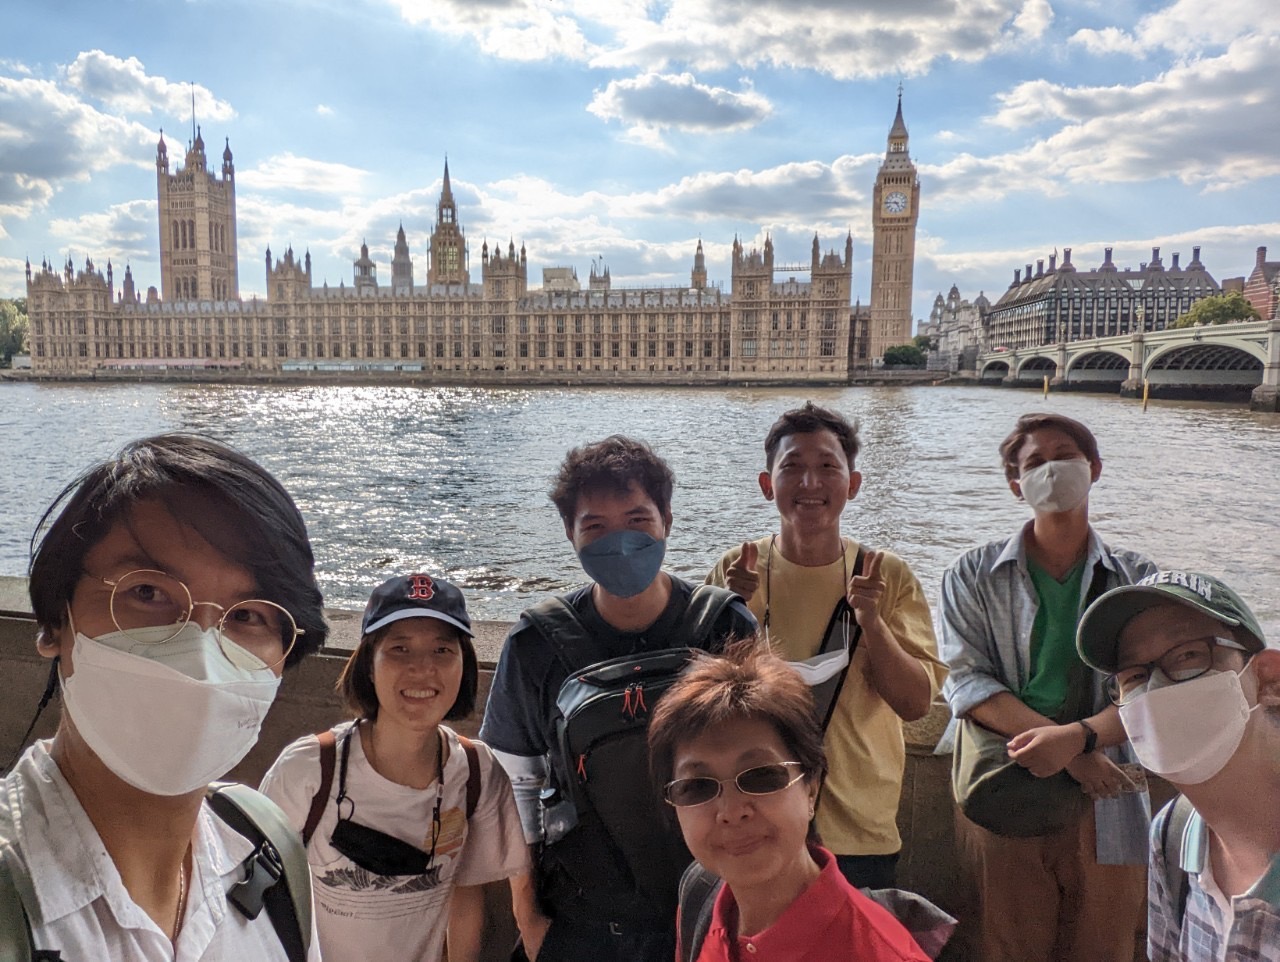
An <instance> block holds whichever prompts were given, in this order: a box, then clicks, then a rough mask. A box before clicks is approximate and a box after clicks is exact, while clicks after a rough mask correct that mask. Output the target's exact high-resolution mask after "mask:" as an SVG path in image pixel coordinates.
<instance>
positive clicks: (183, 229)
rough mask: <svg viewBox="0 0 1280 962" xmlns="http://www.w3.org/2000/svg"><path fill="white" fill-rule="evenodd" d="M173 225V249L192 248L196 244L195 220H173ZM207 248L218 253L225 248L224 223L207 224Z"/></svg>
mask: <svg viewBox="0 0 1280 962" xmlns="http://www.w3.org/2000/svg"><path fill="white" fill-rule="evenodd" d="M172 227H173V247H174V250H194V249H195V246H196V222H195V221H194V220H175V221H174V222H173V224H172ZM209 249H210V250H212V251H216V252H218V253H225V252H226V250H227V228H226V225H225V224H210V225H209Z"/></svg>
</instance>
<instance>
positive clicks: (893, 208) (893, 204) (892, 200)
mask: <svg viewBox="0 0 1280 962" xmlns="http://www.w3.org/2000/svg"><path fill="white" fill-rule="evenodd" d="M884 209H885V212H886V213H889V214H901V213H902V212H903V211H904V210H906V209H907V195H906V194H904V193H903V192H902V191H900V190H895V191H894V192H893V193H891V194H889V195H888V196H887V197H885V199H884Z"/></svg>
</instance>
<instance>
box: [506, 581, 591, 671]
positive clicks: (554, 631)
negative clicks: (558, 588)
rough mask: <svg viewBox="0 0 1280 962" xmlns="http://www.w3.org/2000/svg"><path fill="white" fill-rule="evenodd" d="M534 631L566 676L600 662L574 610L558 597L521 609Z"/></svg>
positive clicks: (545, 599) (589, 637)
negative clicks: (558, 661) (547, 645)
mask: <svg viewBox="0 0 1280 962" xmlns="http://www.w3.org/2000/svg"><path fill="white" fill-rule="evenodd" d="M522 617H524V618H527V619H528V621H529V623H530V624H531V625H533V627H534V629H535V630H536V631H537V632H538V634H540V635H541V636H542V637H543V638H545V639H546V640H547V641H548V642H550V644H551V647H552V648H553V649H554V650H555V653H556V657H557V658H558V659H559V660H560V664H561V665H563V666H564V668H565V670H566V671H567V672H568V673H569V674H573V673H574V672H576V671H578V670H579V669H581V668H584V667H586V666H587V665H590V664H594V663H595V662H597V661H599V660H600V653H599V651H598V650H597V645H596V644H595V642H594V641H593V640H592V638H591V636H590V634H588V632H587V626H586V625H584V624H583V623H582V618H581V617H580V616H579V615H578V612H577V609H575V608H574V607H573V605H571V604H570V603H569V602H568V601H566V600H565V599H564V598H563V597H561V596H560V595H552V596H551V597H550V598H544V599H543V600H542V601H539V602H538V603H537V604H536V605H532V606H531V607H529V608H526V609H525V610H524V613H523V615H522Z"/></svg>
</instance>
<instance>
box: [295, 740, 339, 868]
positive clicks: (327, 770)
mask: <svg viewBox="0 0 1280 962" xmlns="http://www.w3.org/2000/svg"><path fill="white" fill-rule="evenodd" d="M316 739H317V740H318V741H319V742H320V787H319V788H317V789H316V793H315V795H313V796H312V797H311V808H310V810H309V811H308V812H307V822H306V824H305V825H303V826H302V847H303V848H306V847H307V845H308V844H309V843H310V842H311V836H312V835H314V834H315V833H316V828H317V827H319V825H320V818H321V816H323V815H324V810H325V807H326V806H327V805H328V804H329V792H330V791H331V790H332V789H333V765H334V762H335V761H336V760H337V757H338V749H337V743H338V740H337V737H336V736H335V735H334V734H333V729H332V728H330V729H329V730H328V731H323V732H321V733H320V734H319V735H317V736H316Z"/></svg>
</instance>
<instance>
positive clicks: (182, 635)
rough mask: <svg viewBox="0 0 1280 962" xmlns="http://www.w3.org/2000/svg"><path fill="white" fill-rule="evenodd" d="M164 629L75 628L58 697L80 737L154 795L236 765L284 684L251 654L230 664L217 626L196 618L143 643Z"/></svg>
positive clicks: (179, 791) (200, 783)
mask: <svg viewBox="0 0 1280 962" xmlns="http://www.w3.org/2000/svg"><path fill="white" fill-rule="evenodd" d="M72 630H73V631H74V630H75V626H74V624H73V625H72ZM170 631H172V629H171V628H170V627H168V626H162V627H160V628H147V629H140V630H134V631H132V632H130V634H128V635H126V634H125V633H124V632H122V631H116V632H111V633H110V634H106V635H102V636H101V637H98V638H90V637H88V636H87V635H82V634H80V633H79V632H76V633H75V646H74V648H73V650H72V665H73V666H74V669H75V670H74V671H73V672H72V674H71V676H70V677H69V678H63V679H62V697H63V701H64V702H65V704H66V708H67V710H68V711H69V712H70V713H71V718H72V719H73V720H74V721H75V725H76V731H78V732H79V733H80V737H81V738H83V739H84V741H85V744H87V745H88V746H89V747H90V748H91V749H92V750H93V752H94V754H96V755H97V756H98V757H99V758H100V759H102V762H103V764H104V765H106V766H107V768H109V769H111V771H112V772H114V773H115V774H116V775H117V776H118V777H119V778H121V779H122V780H123V781H125V782H128V783H129V784H130V785H132V786H133V787H134V788H137V789H140V790H141V791H144V792H149V793H150V794H152V795H185V794H186V793H188V792H193V791H195V790H196V789H199V788H203V787H204V786H205V785H207V784H208V783H209V782H211V781H213V780H214V779H216V778H219V777H221V776H222V775H224V774H226V772H227V771H228V770H229V769H231V768H233V767H235V766H236V765H237V764H238V763H239V762H240V761H241V759H243V758H244V757H245V755H247V754H248V753H249V749H250V748H252V747H253V745H254V743H255V742H257V740H258V732H259V731H260V730H261V728H262V720H263V718H265V717H266V714H267V709H269V708H270V707H271V703H272V701H273V700H274V699H275V696H276V690H277V689H278V688H279V687H280V678H279V676H277V675H276V674H275V673H274V672H272V671H271V670H270V669H269V668H268V667H267V666H266V665H265V664H264V663H263V662H261V661H259V660H258V659H256V658H254V657H253V656H252V655H249V654H247V653H245V654H243V655H241V656H240V657H239V658H238V659H237V660H238V661H239V662H240V664H236V665H233V664H232V663H231V662H230V661H228V660H227V658H226V656H225V655H223V654H222V652H221V651H220V650H219V647H218V638H217V632H216V630H214V629H210V630H208V631H206V630H204V629H202V628H201V627H200V626H199V625H198V624H196V623H195V622H188V623H187V625H186V626H185V627H184V628H183V629H182V631H180V632H179V633H178V634H177V636H176V637H174V638H173V639H171V640H170V641H167V642H165V643H164V644H150V645H148V644H146V643H145V638H146V637H147V636H148V635H154V636H155V637H156V640H157V641H159V640H160V639H161V638H163V637H164V636H165V635H166V634H167V633H169V632H170ZM139 638H142V639H144V641H142V642H140V641H139V640H138V639H139ZM228 644H229V643H228ZM254 662H256V664H251V663H254Z"/></svg>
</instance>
